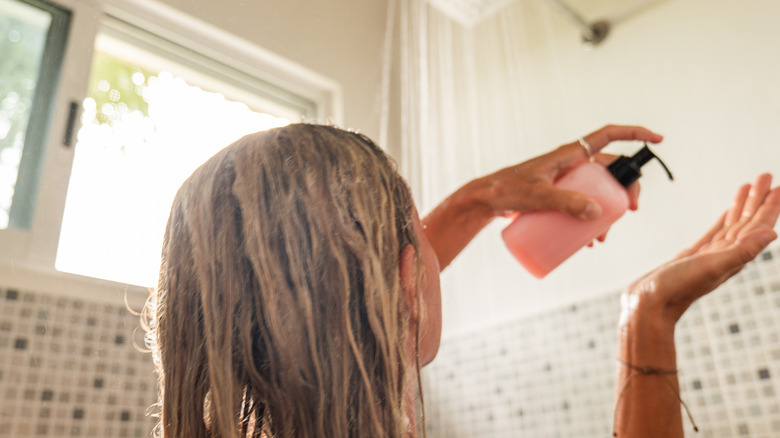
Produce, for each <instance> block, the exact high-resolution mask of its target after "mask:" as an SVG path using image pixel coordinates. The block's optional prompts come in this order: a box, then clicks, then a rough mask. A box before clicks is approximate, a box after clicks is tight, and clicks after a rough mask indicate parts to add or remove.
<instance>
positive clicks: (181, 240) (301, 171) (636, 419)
mask: <svg viewBox="0 0 780 438" xmlns="http://www.w3.org/2000/svg"><path fill="white" fill-rule="evenodd" d="M629 139H631V140H643V141H650V142H659V141H661V139H662V137H661V136H660V135H657V134H654V133H652V132H650V131H648V130H646V129H643V128H639V127H620V126H608V127H605V128H603V129H601V130H599V131H596V132H594V133H592V134H590V135H588V136H586V137H585V139H584V143H585V144H589V146H590V148H591V150H592V152H598V150H600V149H601V148H603V147H604V146H606V145H607V144H608V143H609V142H610V141H613V140H629ZM585 149H586V148H583V147H582V146H581V145H580V144H578V143H572V144H569V145H565V146H562V147H560V148H558V149H557V150H555V151H553V152H551V153H549V154H546V155H543V156H540V157H538V158H535V159H533V160H530V161H528V162H526V163H523V164H520V165H517V166H514V167H510V168H507V169H503V170H501V171H498V172H496V173H494V174H491V175H489V176H486V177H484V178H480V179H477V180H474V181H472V182H470V183H469V184H467V185H465V186H464V187H462V188H461V189H459V190H458V191H456V192H455V193H453V194H452V195H451V196H450V197H448V198H447V199H446V200H445V201H444V202H443V203H442V204H441V205H439V206H438V207H437V208H436V209H434V210H433V212H431V213H430V214H429V215H427V216H426V217H425V218H424V219H423V220H422V221H421V220H420V219H419V217H418V216H417V212H416V210H415V207H414V204H413V202H412V199H411V195H410V191H409V188H408V186H407V185H406V183H405V182H404V181H403V179H402V178H401V177H400V176H399V175H398V173H397V172H396V171H395V170H394V167H393V165H392V163H391V162H390V160H389V159H388V158H387V156H386V155H385V154H384V153H383V152H382V151H381V150H380V149H379V148H378V147H377V146H375V145H374V144H373V143H372V142H371V141H370V140H369V139H367V138H366V137H364V136H361V135H359V134H355V133H351V132H346V131H343V130H340V129H337V128H334V127H329V126H317V125H303V124H300V125H290V126H287V127H284V128H279V129H275V130H271V131H266V132H261V133H257V134H253V135H250V136H247V137H244V138H243V139H241V140H239V141H238V142H236V143H234V144H233V145H231V146H229V147H227V148H225V149H224V150H223V151H221V152H220V153H218V154H217V155H215V156H214V157H213V158H211V159H210V160H209V161H207V162H206V163H205V164H204V165H203V166H202V167H200V168H199V169H198V170H196V171H195V172H194V173H193V175H192V176H191V177H190V178H189V179H188V180H187V181H186V182H185V183H184V185H183V186H182V188H181V189H180V190H179V192H178V194H177V196H176V199H175V201H174V204H173V208H172V210H171V216H170V219H169V222H168V227H167V231H166V235H165V242H164V247H163V254H162V268H161V275H160V282H159V287H158V289H157V290H156V291H155V292H154V293H153V295H152V297H151V299H150V303H149V310H150V313H151V318H152V320H151V329H152V330H151V332H150V333H149V335H150V340H151V341H152V343H153V346H154V348H155V360H156V365H157V369H158V372H159V375H160V383H161V385H160V388H161V389H160V392H161V394H160V395H161V411H162V412H161V424H160V432H161V434H162V436H163V437H166V438H172V437H177V438H178V437H249V436H251V437H261V436H267V437H325V436H327V437H407V436H417V429H418V427H417V418H418V417H421V415H418V414H417V413H416V411H415V395H416V393H417V390H419V386H420V385H419V370H420V367H421V366H423V365H425V364H426V363H428V362H430V361H431V360H432V359H433V358H434V357H435V355H436V352H437V350H438V346H439V340H440V335H441V294H440V289H439V281H438V279H439V272H440V269H442V268H444V267H446V266H447V265H448V264H449V263H450V262H451V261H452V260H453V259H454V258H455V256H456V255H457V254H458V253H459V252H460V251H461V250H462V249H463V248H464V247H465V246H466V245H467V244H468V242H469V241H470V240H471V239H472V238H473V237H474V236H475V235H476V234H477V233H478V232H479V231H480V230H481V229H482V228H483V227H484V226H485V225H487V224H488V223H489V222H490V221H491V220H492V219H493V218H495V217H496V216H501V215H505V214H506V213H507V212H517V211H522V212H528V211H535V210H548V209H558V210H562V211H564V212H566V213H568V214H570V215H572V216H575V217H580V218H582V220H588V219H590V218H594V217H597V216H598V215H599V214H600V209H599V207H598V205H597V204H595V203H594V202H592V200H590V199H589V198H587V197H585V196H583V195H580V194H577V193H571V192H563V191H560V190H557V189H555V188H554V187H553V186H552V182H553V181H554V180H555V179H556V178H557V177H558V176H560V175H561V174H563V173H565V172H566V170H568V169H569V168H571V167H572V166H576V165H577V164H579V163H581V162H582V161H584V160H586V159H588V158H589V157H588V155H589V152H591V151H586V150H585ZM597 159H599V160H609V157H608V156H604V155H601V154H599V155H598V156H597ZM770 183H771V177H769V176H768V175H764V176H761V177H759V179H758V181H757V182H756V184H755V186H754V187H753V189H752V190H751V189H750V188H749V187H748V188H744V187H743V188H742V189H740V192H739V194H738V196H737V198H736V201H735V204H734V206H733V207H732V209H731V210H730V211H729V212H728V214H726V215H724V217H723V218H721V220H720V221H719V222H718V223H717V224H716V226H715V227H714V228H713V229H712V230H711V231H710V232H709V233H707V234H706V235H705V236H704V237H703V238H702V240H701V241H700V242H698V243H697V244H696V245H694V246H693V247H692V248H691V249H689V250H688V251H686V252H684V253H682V254H681V255H680V256H678V258H677V259H675V260H674V261H672V262H670V263H669V264H667V265H664V266H662V267H660V268H658V269H656V270H655V271H653V272H651V273H650V274H648V275H647V276H645V277H643V278H642V279H640V280H639V281H637V282H636V283H634V284H633V285H632V286H630V287H629V288H628V289H627V291H626V293H625V300H624V304H625V306H624V315H623V316H624V318H623V319H622V323H621V324H622V325H621V343H620V360H622V361H623V362H624V363H625V365H624V366H623V367H622V371H621V373H620V374H619V376H618V383H617V386H618V388H620V403H619V404H618V411H617V413H616V415H617V421H616V426H617V433H618V434H620V435H622V436H631V437H638V436H666V437H673V436H682V426H681V424H682V420H681V418H680V409H679V405H678V403H679V401H678V398H677V392H676V378H675V376H672V378H669V376H668V375H667V374H664V373H663V372H670V370H673V369H674V367H675V357H674V338H673V332H674V324H675V322H676V321H677V320H678V319H679V317H680V316H681V315H682V313H683V312H684V311H685V309H686V308H687V307H688V306H689V305H690V303H691V302H693V301H694V300H695V299H696V298H698V297H699V296H702V295H704V294H706V293H707V292H709V291H710V290H712V289H714V288H715V287H716V286H717V285H718V284H720V283H721V282H723V281H725V279H727V278H728V277H730V276H731V275H733V274H734V273H736V272H737V271H738V270H739V269H740V268H741V267H742V266H743V265H744V264H745V263H747V262H748V261H749V260H751V259H752V258H754V257H755V256H756V255H757V254H758V253H759V252H760V251H761V250H762V249H763V248H764V247H765V246H766V245H767V244H768V243H769V242H770V241H772V240H773V239H774V238H775V237H776V234H775V233H774V232H773V231H772V228H773V226H774V224H775V221H776V220H777V217H778V215H779V214H780V190H779V189H770ZM637 195H638V186H637V187H634V188H632V190H631V207H632V208H634V209H635V208H636V198H637ZM648 367H649V368H648ZM647 370H651V371H652V370H655V371H657V372H655V373H644V374H643V372H644V371H647ZM668 382H673V383H674V385H673V386H672V388H669V386H668V385H670V384H671V383H668ZM421 395H422V394H421ZM639 401H641V404H642V405H641V406H639ZM659 418H663V419H664V421H657V420H658V419H659Z"/></svg>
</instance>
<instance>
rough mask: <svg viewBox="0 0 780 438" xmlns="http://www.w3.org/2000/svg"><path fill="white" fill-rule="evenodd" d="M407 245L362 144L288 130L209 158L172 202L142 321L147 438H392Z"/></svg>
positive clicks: (405, 229)
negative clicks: (152, 378)
mask: <svg viewBox="0 0 780 438" xmlns="http://www.w3.org/2000/svg"><path fill="white" fill-rule="evenodd" d="M408 244H411V245H413V246H414V247H415V249H417V242H416V239H415V235H414V232H413V226H412V199H411V195H410V191H409V188H408V186H407V185H406V183H405V182H404V181H403V179H402V178H401V177H400V176H399V175H398V173H397V172H396V171H395V170H394V168H393V165H392V164H391V162H390V160H389V159H388V157H387V156H386V155H385V154H384V153H383V152H382V151H381V150H380V149H379V148H378V147H377V146H375V145H374V144H373V143H372V142H371V141H370V140H369V139H367V138H366V137H364V136H362V135H359V134H356V133H352V132H347V131H343V130H340V129H337V128H335V127H330V126H319V125H308V124H296V125H289V126H287V127H284V128H279V129H274V130H270V131H265V132H260V133H256V134H252V135H249V136H247V137H244V138H242V139H241V140H239V141H237V142H236V143H234V144H232V145H231V146H228V147H227V148H225V149H224V150H222V151H221V152H220V153H218V154H217V155H215V156H214V157H212V158H211V159H210V160H209V161H207V162H206V163H205V164H204V165H203V166H201V167H200V168H199V169H198V170H196V171H195V172H194V173H193V174H192V176H190V178H189V179H188V180H187V181H186V182H185V183H184V184H183V185H182V187H181V189H179V192H178V193H177V195H176V199H175V200H174V203H173V207H172V210H171V215H170V218H169V221H168V226H167V229H166V232H165V239H164V244H163V251H162V267H161V271H160V279H159V285H158V288H157V289H156V290H155V291H154V292H153V293H152V296H151V297H150V301H149V303H148V307H147V311H148V316H149V317H150V331H149V333H148V340H149V341H150V343H151V344H152V347H153V351H154V353H155V362H156V365H157V371H158V373H159V378H160V410H161V412H160V413H161V419H160V425H159V429H158V432H159V434H161V435H162V436H163V437H165V438H180V437H186V438H198V437H220V438H233V437H242V438H243V437H250V436H251V437H269V438H270V437H280V438H282V437H356V438H357V437H360V438H364V437H400V436H404V435H406V434H407V432H408V431H407V426H406V419H405V415H404V414H405V411H406V409H407V407H406V406H404V392H405V391H407V390H408V388H407V383H406V381H407V380H408V379H407V377H408V375H407V371H408V370H409V369H411V368H410V364H408V363H406V362H407V358H406V354H404V351H405V345H406V342H407V338H408V335H407V332H408V327H409V323H410V321H409V316H408V311H407V307H408V306H406V305H405V304H404V299H403V296H402V290H401V283H400V276H399V258H400V254H401V250H402V249H403V247H404V246H405V245H408ZM418 253H419V251H417V250H415V254H418ZM417 264H418V265H419V260H418V261H417ZM418 366H419V365H418Z"/></svg>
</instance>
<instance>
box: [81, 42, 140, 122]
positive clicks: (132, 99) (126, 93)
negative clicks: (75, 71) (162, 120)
mask: <svg viewBox="0 0 780 438" xmlns="http://www.w3.org/2000/svg"><path fill="white" fill-rule="evenodd" d="M151 76H152V73H150V72H148V71H145V70H143V69H141V68H139V67H137V66H134V65H131V64H128V63H127V62H125V61H123V60H122V59H120V58H117V57H115V56H112V55H109V54H107V53H102V52H96V53H95V56H94V60H93V61H92V73H91V75H90V84H89V93H88V95H87V96H88V97H89V98H91V99H93V100H94V101H95V106H96V111H97V113H96V115H95V119H96V120H97V122H98V123H100V124H107V125H111V124H113V123H115V122H118V121H119V120H120V118H121V116H122V114H124V113H126V112H133V111H140V112H141V113H142V114H143V115H144V116H148V115H149V104H148V102H147V101H146V100H145V99H144V89H145V87H146V86H147V85H148V80H149V78H150V77H151Z"/></svg>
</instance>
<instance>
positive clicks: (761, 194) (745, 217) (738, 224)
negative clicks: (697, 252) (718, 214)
mask: <svg viewBox="0 0 780 438" xmlns="http://www.w3.org/2000/svg"><path fill="white" fill-rule="evenodd" d="M771 185H772V175H769V174H763V175H760V176H759V177H758V178H757V179H756V182H755V184H753V186H752V187H751V188H750V190H749V191H748V195H747V196H746V197H745V202H744V204H743V205H742V209H741V211H737V212H736V213H735V216H736V215H737V214H738V217H737V218H736V220H735V221H734V222H733V223H732V224H731V226H730V227H729V230H728V232H727V233H726V237H725V238H726V239H736V238H737V236H739V234H740V233H741V232H742V231H743V230H744V231H746V232H749V231H750V230H751V229H755V228H756V227H758V226H762V225H763V224H762V220H764V218H760V219H759V220H755V216H756V214H757V213H758V211H759V210H760V209H761V208H762V207H763V206H764V205H765V201H767V195H769V193H770V191H771ZM769 201H770V203H769V205H770V206H771V204H772V202H771V200H769ZM772 225H774V222H773V223H772Z"/></svg>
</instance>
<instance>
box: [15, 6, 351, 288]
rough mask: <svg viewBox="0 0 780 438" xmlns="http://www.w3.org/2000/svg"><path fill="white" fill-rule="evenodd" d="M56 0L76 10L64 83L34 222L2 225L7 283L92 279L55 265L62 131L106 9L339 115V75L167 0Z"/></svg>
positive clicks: (64, 163) (62, 185) (68, 161)
mask: <svg viewBox="0 0 780 438" xmlns="http://www.w3.org/2000/svg"><path fill="white" fill-rule="evenodd" d="M51 3H53V4H56V5H57V6H60V7H62V8H65V9H68V10H70V11H71V13H72V16H71V24H70V32H69V38H68V42H67V45H66V48H65V56H64V60H63V64H62V69H61V72H60V83H59V87H58V91H57V94H56V97H55V98H54V100H53V102H54V103H53V108H52V114H53V116H52V120H51V124H50V131H49V135H48V140H47V142H46V147H45V149H46V151H45V154H44V157H43V159H44V162H43V164H42V166H41V167H42V174H41V175H40V180H39V186H38V187H39V189H38V194H37V200H36V205H35V207H34V208H35V212H34V214H33V220H32V223H31V224H30V227H29V229H15V228H8V229H3V230H0V281H1V282H3V283H4V285H7V284H8V283H14V284H15V285H17V287H25V286H26V287H31V288H32V287H42V286H41V285H42V284H51V285H54V284H57V285H59V286H58V287H57V288H58V289H62V287H63V285H64V284H67V283H68V282H69V281H70V282H72V283H74V284H77V285H78V286H73V287H74V288H78V289H79V290H80V291H84V286H83V283H84V282H85V281H87V282H89V281H91V280H89V279H87V278H84V277H80V276H74V275H72V274H65V273H61V272H58V271H56V269H55V267H54V263H55V259H56V254H57V246H58V241H59V235H60V226H61V223H62V216H63V211H64V208H65V196H66V193H67V187H68V181H69V179H70V171H71V166H72V163H73V156H74V149H75V147H74V146H65V145H64V144H63V138H64V132H65V131H66V129H67V121H68V113H69V111H70V105H71V102H76V103H78V105H79V108H80V107H81V102H82V101H83V100H84V98H85V96H86V94H87V84H88V81H89V74H90V68H89V66H90V65H91V62H92V55H93V51H94V46H95V41H96V38H97V37H98V35H99V34H100V31H101V28H102V23H103V21H104V17H107V16H111V17H115V18H117V19H119V20H121V21H124V22H126V23H129V24H131V25H133V26H136V27H138V28H140V29H143V30H145V31H148V32H150V33H152V34H155V35H158V36H160V37H162V38H164V39H166V40H169V41H171V42H173V43H175V44H178V45H181V46H183V47H186V48H188V49H190V50H193V51H196V52H199V53H201V54H203V55H204V56H206V57H208V58H211V59H213V60H214V61H216V62H218V63H222V64H224V65H226V66H229V67H231V68H232V69H235V70H238V71H240V72H242V73H243V74H246V75H249V77H254V78H257V79H260V80H261V81H264V82H267V83H271V84H274V85H275V86H277V87H280V88H281V89H284V90H287V91H289V92H291V93H293V94H295V95H298V96H300V97H302V98H304V99H306V100H309V101H312V102H316V108H317V111H316V114H315V116H314V118H313V119H314V120H315V121H326V120H327V121H332V122H334V123H340V122H341V121H342V95H341V89H340V86H339V85H338V83H337V82H335V81H333V80H331V79H329V78H326V77H324V76H322V75H320V74H318V73H316V72H314V71H311V70H309V69H307V68H305V67H303V66H301V65H298V64H296V63H294V62H292V61H290V60H287V59H285V58H283V57H281V56H279V55H277V54H274V53H272V52H270V51H268V50H265V49H263V48H261V47H259V46H257V45H256V44H254V43H252V42H250V41H247V40H245V39H242V38H239V37H237V36H235V35H233V34H231V33H229V32H227V31H225V30H223V29H220V28H218V27H216V26H214V25H212V24H209V23H206V22H204V21H201V20H199V19H196V18H194V17H191V16H189V15H186V14H184V13H182V12H180V11H178V10H176V9H174V8H172V7H170V6H168V5H166V4H162V3H158V2H156V1H154V0H56V1H54V2H51ZM76 128H77V127H76ZM92 283H93V284H95V285H97V286H98V288H99V286H101V285H102V286H104V285H110V284H112V283H111V282H107V281H105V280H97V279H95V280H94V281H92ZM114 286H115V287H118V286H122V285H116V284H114ZM66 289H67V288H66ZM87 289H89V288H87ZM131 289H133V290H136V291H141V290H143V288H137V287H132V288H131ZM125 290H127V288H125ZM71 292H76V293H77V294H78V293H80V292H77V291H75V290H74V291H71ZM66 293H67V292H66ZM84 293H86V292H84ZM143 293H145V290H143Z"/></svg>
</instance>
